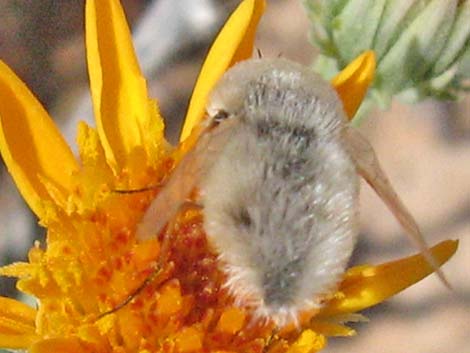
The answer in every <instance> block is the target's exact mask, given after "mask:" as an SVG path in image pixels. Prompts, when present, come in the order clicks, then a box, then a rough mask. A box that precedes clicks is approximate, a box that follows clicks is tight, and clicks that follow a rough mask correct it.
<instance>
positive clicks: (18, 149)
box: [0, 62, 78, 218]
mask: <svg viewBox="0 0 470 353" xmlns="http://www.w3.org/2000/svg"><path fill="white" fill-rule="evenodd" d="M0 150H1V153H2V155H3V158H4V160H5V163H6V165H7V167H8V170H9V171H10V173H11V175H12V176H13V179H14V180H15V183H16V185H17V186H18V189H19V190H20V192H21V194H22V195H23V197H24V199H25V200H26V202H27V203H28V204H29V206H30V207H31V209H32V210H33V211H34V213H36V215H38V216H39V217H40V218H41V217H42V216H44V213H45V211H44V209H43V206H42V200H52V198H51V196H50V195H49V193H48V191H47V189H46V187H45V186H44V185H43V183H42V182H41V178H42V179H43V180H48V181H49V182H50V183H51V184H52V185H54V187H55V188H56V189H57V190H59V192H61V193H63V195H64V196H65V195H67V194H68V191H69V190H70V189H71V185H72V183H71V176H72V174H73V173H74V172H75V171H76V170H77V169H78V165H77V162H76V160H75V158H74V156H73V154H72V152H71V151H70V149H69V147H68V146H67V143H66V142H65V140H64V139H63V138H62V136H61V134H60V132H59V131H58V129H57V127H56V126H55V124H54V122H53V121H52V119H51V118H50V117H49V115H48V114H47V112H46V111H45V110H44V108H43V107H42V106H41V103H39V102H38V100H37V99H36V98H35V97H34V96H33V94H32V93H31V92H30V91H29V90H28V88H27V87H26V85H25V84H24V83H23V82H22V81H21V80H20V79H19V78H18V77H17V76H16V75H15V74H14V73H13V71H12V70H11V69H10V68H9V67H8V66H7V65H5V64H4V63H3V62H0Z"/></svg>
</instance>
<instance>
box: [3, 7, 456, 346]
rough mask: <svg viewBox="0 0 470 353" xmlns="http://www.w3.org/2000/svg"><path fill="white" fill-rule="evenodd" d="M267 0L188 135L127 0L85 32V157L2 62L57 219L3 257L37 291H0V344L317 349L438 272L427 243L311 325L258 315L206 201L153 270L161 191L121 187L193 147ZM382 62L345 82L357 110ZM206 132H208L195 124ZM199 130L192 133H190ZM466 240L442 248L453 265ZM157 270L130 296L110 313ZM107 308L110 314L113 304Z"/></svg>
mask: <svg viewBox="0 0 470 353" xmlns="http://www.w3.org/2000/svg"><path fill="white" fill-rule="evenodd" d="M264 6H265V4H264V1H263V0H245V1H243V2H242V3H241V4H240V6H239V7H238V9H237V10H236V11H235V13H234V14H233V15H232V17H231V18H230V19H229V21H228V22H227V24H226V25H225V27H224V29H223V30H222V32H221V33H220V35H219V37H218V38H217V40H216V42H215V43H214V45H213V47H212V49H211V52H210V53H209V55H208V58H207V61H206V63H205V65H204V67H203V69H202V72H201V75H200V78H199V80H198V82H197V85H196V89H195V92H194V95H193V98H192V101H191V105H190V109H189V112H188V117H187V119H186V124H185V127H184V129H183V135H182V138H183V139H184V142H183V143H182V144H180V146H179V147H177V148H173V147H171V146H170V145H169V144H168V143H167V142H166V141H165V140H164V137H163V122H162V119H161V117H160V116H159V113H158V107H157V105H156V103H155V102H154V101H152V100H150V99H149V98H148V96H147V89H146V84H145V80H144V78H143V77H142V76H141V73H140V70H139V68H138V64H137V61H136V58H135V55H134V51H133V48H132V44H131V40H130V38H131V37H130V34H129V29H128V27H127V24H126V21H125V17H124V14H123V11H122V9H121V7H120V4H119V1H118V0H88V1H87V4H86V42H87V57H88V70H89V75H90V81H91V92H92V97H93V103H94V111H95V117H96V123H97V129H96V130H95V129H93V128H91V127H89V126H86V125H85V124H81V125H80V128H79V133H78V144H79V151H80V156H79V157H80V158H79V160H76V159H75V157H74V156H73V154H72V152H71V151H70V149H69V148H68V146H67V145H66V143H65V142H64V140H63V138H62V137H61V135H60V134H59V132H58V130H57V128H56V127H55V125H54V124H53V122H52V120H51V119H50V118H49V116H48V115H47V113H46V112H45V111H44V109H43V108H42V107H41V105H40V104H39V103H38V101H37V100H36V99H35V98H34V96H33V95H32V94H31V93H30V92H29V90H28V89H27V88H26V86H25V85H24V84H23V83H22V82H21V81H20V80H19V79H18V78H17V77H16V76H15V75H14V74H13V72H12V71H11V70H10V69H9V68H8V67H7V66H6V65H5V64H3V63H0V149H1V152H2V155H3V157H4V159H5V163H6V164H7V166H8V169H9V171H10V173H11V174H12V176H13V178H14V179H15V182H16V184H17V185H18V188H19V189H20V191H21V193H22V195H23V197H24V198H25V200H26V201H27V202H28V204H29V206H30V207H31V209H32V210H33V211H34V212H35V213H36V214H37V215H38V217H39V218H40V221H41V224H42V225H43V226H44V227H46V228H47V244H45V245H44V246H41V245H40V244H39V243H36V244H35V245H34V247H33V248H32V249H31V250H30V251H29V261H28V262H24V263H23V262H22V263H14V264H11V265H9V266H5V267H3V268H2V269H0V273H1V274H3V275H6V276H13V277H17V278H18V279H19V280H18V284H17V286H18V289H19V290H21V291H23V292H25V293H28V294H30V295H33V296H34V297H36V298H37V300H38V306H37V308H32V307H30V306H27V305H26V304H23V303H21V302H18V301H16V300H13V299H8V298H0V347H4V348H11V349H25V350H28V351H30V352H34V353H45V352H58V353H60V352H67V353H79V352H83V353H85V352H122V353H125V352H141V353H144V352H145V353H147V352H200V351H205V352H262V351H265V352H289V353H294V352H295V353H297V352H316V351H318V350H320V349H322V348H323V347H324V346H325V344H326V337H328V336H337V335H343V336H344V335H346V336H349V335H352V334H354V331H353V330H352V329H351V328H348V327H346V326H344V325H343V324H341V322H343V321H344V320H346V319H348V318H351V317H352V315H351V314H353V313H355V312H357V311H359V310H361V309H363V308H366V307H369V306H371V305H375V304H377V303H378V302H380V301H382V300H384V299H386V298H387V297H389V296H391V295H393V294H395V293H397V292H398V291H400V290H402V289H404V288H406V287H408V286H409V285H411V284H413V283H415V282H416V281H418V280H420V279H421V278H423V277H425V276H426V275H428V274H429V273H431V272H432V269H431V267H430V266H429V265H428V264H427V262H426V261H425V260H424V259H423V258H422V256H421V255H416V256H413V257H410V258H406V259H403V260H399V261H396V262H391V263H388V264H384V265H380V266H361V267H356V268H352V269H350V270H349V271H348V272H347V273H346V274H345V276H344V279H343V281H342V283H340V284H339V286H338V291H337V292H336V293H334V294H332V295H331V296H330V297H328V298H325V299H324V301H325V302H324V306H323V308H322V309H321V310H320V311H318V312H315V313H305V315H303V316H302V317H301V318H300V319H301V320H300V321H301V322H302V330H301V331H298V330H296V329H293V328H292V327H285V328H283V329H282V330H281V331H276V330H274V326H273V324H272V323H254V324H253V323H252V322H251V323H250V312H249V310H248V309H243V308H237V307H235V306H234V304H233V299H232V298H231V297H230V296H229V295H228V294H227V293H226V292H225V290H224V289H223V286H222V285H223V283H224V275H223V273H222V272H221V271H220V270H219V269H218V266H217V262H216V254H214V253H213V252H211V250H210V248H209V247H208V245H207V243H206V237H205V234H204V231H203V228H202V223H201V218H202V216H201V214H200V212H199V211H194V210H189V211H187V212H184V213H182V214H180V215H178V217H177V222H176V223H175V225H174V228H173V231H174V232H175V235H174V237H173V242H172V243H171V253H170V256H169V258H168V261H167V263H166V265H165V267H164V268H163V270H162V271H160V272H158V273H156V274H154V275H153V276H150V277H149V275H150V274H152V273H154V272H153V271H154V262H155V261H156V259H158V256H159V253H160V243H159V240H158V239H153V240H150V241H147V242H144V243H138V242H136V240H135V238H134V232H135V228H136V225H137V223H138V222H139V220H140V217H141V216H142V214H143V212H144V211H145V209H146V207H147V206H148V204H149V203H150V201H151V200H152V198H153V197H155V194H156V193H157V192H158V190H154V191H151V192H145V193H132V194H118V193H116V192H113V190H118V189H125V190H131V189H137V188H141V187H145V186H149V185H155V184H158V183H159V182H161V181H163V180H164V178H165V177H166V176H167V175H168V174H169V173H170V172H171V170H172V167H173V166H174V164H175V163H177V161H178V159H179V158H181V156H182V155H183V154H184V153H185V152H186V151H187V150H188V148H190V147H191V144H192V142H194V139H195V137H194V136H195V133H193V134H191V135H190V132H191V130H193V127H194V126H196V125H197V123H198V122H199V121H200V120H201V119H202V114H203V111H204V105H205V99H206V97H207V94H208V92H209V91H210V89H211V87H212V86H213V85H214V83H215V82H216V81H217V80H218V79H219V77H220V76H221V75H222V74H223V72H224V71H225V70H226V69H227V68H228V67H229V66H231V65H233V64H234V63H235V62H237V61H240V60H243V59H246V58H248V57H249V56H250V54H251V51H252V47H253V38H254V34H255V30H256V25H257V23H258V20H259V18H260V16H261V14H262V12H263V9H264ZM373 71H374V58H373V55H372V54H371V53H366V54H364V55H363V56H361V57H360V58H358V59H357V60H356V61H355V62H353V63H352V64H351V65H350V66H349V67H348V68H347V69H346V70H345V71H344V72H343V73H342V74H341V75H340V76H338V77H337V78H336V79H335V80H334V82H333V83H334V85H335V87H336V88H337V90H338V93H339V94H340V96H341V97H342V98H343V102H344V106H345V109H346V111H347V112H348V114H349V116H352V115H353V114H354V112H355V110H356V109H357V106H358V105H359V104H360V102H361V100H362V98H363V95H364V93H365V91H366V89H367V86H368V83H369V82H370V80H371V78H372V74H373ZM196 133H197V130H196ZM188 136H189V138H186V137H188ZM456 247H457V243H456V242H452V241H446V242H443V243H441V244H439V245H438V246H436V247H434V248H433V249H432V252H433V254H434V255H435V257H436V259H437V261H438V262H439V263H440V264H442V263H444V262H445V261H447V260H448V259H449V258H450V256H452V254H453V253H454V252H455V250H456ZM146 279H151V280H148V282H149V283H148V285H147V286H145V287H144V289H143V290H142V291H141V292H140V293H139V294H138V295H137V296H135V297H134V298H133V299H132V300H131V301H130V302H129V303H127V304H126V305H124V306H122V307H121V308H119V309H118V310H115V311H113V312H111V313H109V311H110V310H112V309H113V308H116V307H119V305H120V304H121V303H123V302H125V301H126V299H128V296H129V294H130V293H133V292H134V291H135V290H136V288H139V286H140V285H141V284H142V283H143V282H144V281H146ZM107 312H108V314H107V315H103V314H104V313H107Z"/></svg>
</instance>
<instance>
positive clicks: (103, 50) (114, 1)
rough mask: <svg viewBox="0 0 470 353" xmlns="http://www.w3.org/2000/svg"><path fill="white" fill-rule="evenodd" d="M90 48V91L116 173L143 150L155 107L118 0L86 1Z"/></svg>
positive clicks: (107, 154)
mask: <svg viewBox="0 0 470 353" xmlns="http://www.w3.org/2000/svg"><path fill="white" fill-rule="evenodd" d="M85 23H86V47H87V61H88V72H89V76H90V89H91V95H92V99H93V108H94V114H95V119H96V125H97V129H98V133H99V136H100V139H101V143H102V145H103V148H104V150H105V153H106V158H107V160H108V162H109V163H110V165H111V167H112V168H113V169H114V170H115V171H120V170H121V169H122V168H124V167H125V166H126V165H127V159H128V157H129V156H130V154H131V153H135V149H142V148H143V147H142V143H143V140H144V138H143V136H142V134H143V129H142V127H147V126H148V125H149V120H150V118H151V110H152V109H153V106H151V104H150V102H149V100H148V95H147V86H146V82H145V79H144V78H143V76H142V74H141V72H140V68H139V65H138V62H137V58H136V56H135V53H134V48H133V46H132V42H131V34H130V31H129V27H128V25H127V22H126V18H125V15H124V12H123V10H122V7H121V5H120V2H119V1H118V0H88V1H87V2H86V22H85Z"/></svg>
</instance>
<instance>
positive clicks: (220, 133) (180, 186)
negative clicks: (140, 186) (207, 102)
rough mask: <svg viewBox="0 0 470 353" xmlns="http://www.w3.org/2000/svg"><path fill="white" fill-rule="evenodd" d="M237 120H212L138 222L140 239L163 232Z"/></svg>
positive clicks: (138, 236) (223, 143) (212, 160)
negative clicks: (215, 121)
mask: <svg viewBox="0 0 470 353" xmlns="http://www.w3.org/2000/svg"><path fill="white" fill-rule="evenodd" d="M237 123H238V119H235V118H230V119H227V120H224V121H222V122H220V123H214V122H210V121H209V124H207V125H208V126H207V127H205V128H204V129H203V130H202V133H201V134H200V137H199V139H198V140H197V142H196V144H195V146H194V147H193V149H192V150H191V151H190V152H188V153H187V154H186V155H185V156H184V157H183V158H182V160H181V161H180V163H179V164H178V165H177V166H176V167H175V169H174V170H173V172H172V174H171V175H170V177H169V179H168V180H167V182H166V183H165V185H164V187H163V189H162V190H161V191H160V192H159V193H158V195H157V197H156V198H155V199H154V200H153V201H152V203H151V204H150V206H149V208H148V209H147V211H146V212H145V214H144V217H143V218H142V221H141V222H140V223H139V224H138V225H137V230H136V237H137V239H139V240H145V239H149V238H150V237H152V236H155V235H157V234H159V233H160V232H161V230H162V229H163V227H164V226H165V225H166V224H167V223H168V222H169V221H170V220H171V218H173V216H174V215H175V214H176V213H177V211H178V209H179V208H180V206H181V205H182V204H183V203H184V202H185V201H187V199H188V197H189V194H190V193H191V191H192V190H193V189H194V187H196V186H197V185H198V184H199V183H200V180H201V178H202V177H203V176H204V173H205V172H206V171H207V170H208V169H210V168H211V166H212V165H213V163H214V162H215V160H216V159H217V157H218V156H219V153H220V151H221V150H222V148H223V146H224V145H225V144H226V142H227V141H228V140H229V138H230V136H231V135H232V131H233V127H234V125H235V124H237ZM214 125H216V126H214Z"/></svg>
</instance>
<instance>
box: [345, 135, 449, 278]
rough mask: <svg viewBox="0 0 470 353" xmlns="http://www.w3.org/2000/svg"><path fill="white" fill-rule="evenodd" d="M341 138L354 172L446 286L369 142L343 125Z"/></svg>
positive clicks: (416, 226)
mask: <svg viewBox="0 0 470 353" xmlns="http://www.w3.org/2000/svg"><path fill="white" fill-rule="evenodd" d="M344 139H345V142H346V145H347V148H348V149H349V150H350V153H351V156H352V158H353V160H354V163H355V165H356V168H357V171H358V173H359V174H360V175H361V176H362V177H363V178H364V179H365V180H366V181H367V183H368V184H369V185H370V186H371V187H372V188H373V189H374V190H375V192H376V193H377V194H378V195H379V196H380V198H381V199H382V201H383V202H384V203H385V204H386V205H387V207H388V208H389V210H390V211H391V212H392V213H393V215H394V216H395V217H396V219H397V221H398V222H399V223H400V225H401V226H402V227H403V229H404V230H405V232H406V234H407V235H408V236H409V237H410V239H411V240H412V242H413V243H414V244H416V246H418V248H419V249H420V251H421V253H422V254H423V256H424V257H425V258H426V260H427V261H428V262H429V264H430V265H431V266H432V267H433V269H434V271H435V272H436V273H437V275H438V276H439V278H440V280H441V281H442V283H443V284H444V285H445V286H447V287H450V285H449V283H448V281H447V279H446V278H445V276H444V273H443V272H442V270H441V269H440V268H439V265H438V264H437V261H436V260H435V258H434V257H433V255H432V254H431V252H430V250H429V247H428V245H427V244H426V241H425V240H424V237H423V235H422V234H421V231H420V230H419V227H418V224H417V223H416V221H415V219H414V218H413V216H412V215H411V214H410V212H409V211H408V209H407V208H406V206H405V205H404V204H403V202H402V201H401V200H400V198H399V197H398V195H397V193H396V192H395V190H394V189H393V186H392V185H391V184H390V181H389V180H388V178H387V176H386V175H385V173H384V171H383V170H382V168H381V166H380V163H379V161H378V159H377V156H376V155H375V152H374V150H373V148H372V146H371V145H370V144H369V142H368V141H367V140H366V139H365V138H364V137H363V136H362V135H361V134H360V133H359V131H357V130H356V129H355V128H353V127H346V129H345V131H344Z"/></svg>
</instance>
